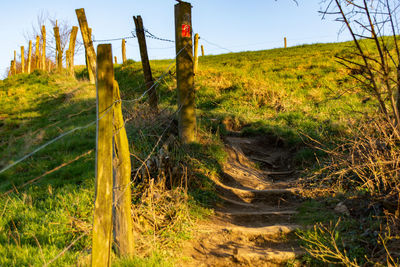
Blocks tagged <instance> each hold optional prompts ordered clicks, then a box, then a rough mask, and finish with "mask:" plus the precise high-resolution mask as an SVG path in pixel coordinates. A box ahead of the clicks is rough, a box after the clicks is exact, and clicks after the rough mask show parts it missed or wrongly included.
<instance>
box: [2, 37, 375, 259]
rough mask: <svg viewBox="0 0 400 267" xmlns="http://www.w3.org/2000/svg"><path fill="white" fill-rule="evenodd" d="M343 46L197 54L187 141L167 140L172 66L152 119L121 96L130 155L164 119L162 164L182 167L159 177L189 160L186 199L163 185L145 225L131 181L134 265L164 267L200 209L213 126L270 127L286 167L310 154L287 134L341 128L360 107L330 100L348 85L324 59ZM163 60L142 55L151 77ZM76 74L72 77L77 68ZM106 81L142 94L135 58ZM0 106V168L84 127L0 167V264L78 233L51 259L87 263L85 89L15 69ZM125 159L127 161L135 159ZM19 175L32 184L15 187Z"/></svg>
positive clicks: (212, 171)
mask: <svg viewBox="0 0 400 267" xmlns="http://www.w3.org/2000/svg"><path fill="white" fill-rule="evenodd" d="M347 45H348V44H346V43H344V44H317V45H308V46H301V47H294V48H289V49H275V50H269V51H257V52H243V53H235V54H226V55H219V56H205V57H201V58H200V61H199V71H198V73H197V74H196V90H197V116H198V124H199V130H198V132H199V133H198V136H199V142H198V143H197V144H193V145H192V146H190V147H188V148H182V147H181V146H180V145H179V143H178V142H176V140H175V139H174V136H175V137H176V132H174V127H170V125H171V124H172V126H173V125H174V123H175V121H174V120H173V119H174V115H175V114H174V113H173V112H174V109H175V106H176V92H175V87H176V82H175V78H174V71H171V72H170V75H167V77H166V78H165V79H163V80H162V81H161V83H160V85H159V86H158V92H159V99H160V105H161V107H162V108H163V113H162V115H161V116H159V117H154V116H153V117H152V116H151V115H149V113H148V108H147V106H146V104H144V101H140V102H139V103H129V102H127V103H125V104H124V116H125V118H126V119H128V120H129V122H128V123H127V130H128V135H129V139H130V142H131V146H132V147H131V151H132V152H134V154H135V155H136V156H137V157H138V158H139V159H144V158H146V156H147V155H148V154H149V153H150V152H151V151H152V149H153V146H154V145H156V144H157V140H158V137H159V136H160V135H161V134H162V133H163V132H164V130H165V129H167V128H168V131H167V132H166V134H165V135H164V136H162V138H161V139H162V142H161V143H165V141H166V140H167V139H168V138H172V139H171V140H173V141H172V143H171V144H172V145H171V146H170V147H169V153H170V154H171V155H172V156H171V158H173V159H172V160H171V161H170V162H169V164H170V165H171V166H170V167H168V168H169V169H168V170H171V173H172V172H173V171H172V170H173V167H175V166H181V165H182V166H184V165H185V166H184V167H182V168H183V169H182V170H181V169H179V170H178V171H177V172H176V173H172V174H170V176H168V177H169V178H168V179H170V180H171V181H172V182H171V184H173V183H174V179H176V181H178V180H179V179H181V178H179V179H178V178H176V177H178V176H179V177H183V173H184V169H185V168H186V167H189V171H188V172H189V183H190V185H191V186H189V196H188V197H187V196H184V195H182V194H181V193H179V192H175V191H174V190H172V191H170V192H175V193H170V194H171V196H172V199H173V200H172V201H171V196H169V197H166V198H165V201H164V202H160V206H161V207H163V208H161V209H160V210H158V211H157V212H158V213H157V214H158V215H160V217H159V218H160V221H157V222H154V221H152V220H151V218H150V219H149V218H147V217H146V212H148V211H146V208H147V209H148V208H149V206H148V205H147V204H146V203H147V202H146V201H145V199H146V196H147V195H146V194H147V193H148V191H146V190H147V189H148V188H144V189H143V187H145V186H142V185H141V183H140V181H138V183H137V184H136V185H135V190H137V191H135V192H136V193H135V192H134V199H133V205H134V209H136V210H141V209H143V213H141V214H139V215H140V216H138V218H137V225H138V229H137V231H138V233H140V234H141V236H140V238H139V237H138V239H143V236H148V237H149V240H151V238H154V236H157V240H158V241H157V242H156V243H152V244H150V243H151V242H150V241H149V244H150V245H149V244H143V243H140V242H139V243H140V246H141V247H140V246H139V248H138V253H141V254H142V255H143V256H145V258H146V259H145V262H144V263H143V259H141V258H143V257H140V256H139V257H138V259H135V262H136V263H143V264H161V262H164V264H172V263H173V260H172V255H173V254H174V253H176V251H178V249H177V246H178V245H177V244H179V243H181V241H182V240H183V239H187V238H189V237H190V233H191V227H190V225H191V222H192V223H193V222H194V221H195V220H196V218H201V217H202V216H204V215H205V214H208V213H209V211H208V210H207V209H204V208H203V207H205V206H206V207H208V205H209V204H210V203H212V202H213V201H215V199H216V195H215V184H214V183H213V182H212V181H211V180H210V179H209V178H208V177H210V176H211V175H219V174H221V170H222V163H223V162H224V160H225V159H226V153H225V152H224V150H223V142H222V140H221V138H220V136H221V135H225V134H227V133H228V132H229V133H236V134H246V135H248V134H250V135H251V134H253V135H258V134H265V133H268V134H272V135H274V136H277V137H279V138H281V139H282V140H284V142H285V144H286V145H287V146H290V147H292V148H294V149H295V150H296V151H297V156H296V162H297V164H302V163H304V164H305V165H309V164H310V158H311V157H312V156H313V153H314V152H313V151H311V150H309V149H307V148H304V147H303V146H302V145H301V138H300V136H299V135H298V132H299V131H301V132H304V133H306V134H308V135H310V136H312V137H314V138H316V139H317V140H321V141H326V140H331V139H332V138H334V137H335V135H337V134H342V133H344V132H343V127H342V126H343V125H344V124H346V122H347V120H348V119H354V118H355V117H357V116H358V114H357V111H358V110H362V109H365V108H366V107H365V105H363V104H361V96H360V95H357V94H352V95H346V94H345V95H343V96H342V97H341V98H337V96H338V95H340V94H341V93H342V92H343V91H344V90H345V89H346V88H348V87H351V86H353V84H352V82H351V81H349V80H347V79H344V78H343V75H342V74H345V73H346V70H344V68H343V67H342V66H340V65H339V64H338V63H336V62H335V59H334V56H335V55H336V54H346V53H348V51H349V49H350V48H348V47H347ZM169 63H170V61H167V60H162V61H152V62H151V65H152V68H153V75H154V76H155V77H160V76H161V75H162V74H163V73H164V71H165V70H166V69H167V67H168V65H169ZM77 76H78V77H83V76H84V72H82V71H79V72H78V73H77ZM116 79H117V81H118V82H119V84H120V89H121V94H122V98H123V99H127V100H129V99H130V100H132V99H135V98H137V97H138V96H140V95H141V93H142V92H143V91H144V89H143V88H142V87H141V85H142V84H143V77H142V71H141V64H140V62H133V63H132V62H131V63H129V64H125V65H118V66H116ZM144 100H145V99H144ZM367 105H371V104H368V103H367ZM0 107H1V110H0V119H1V121H0V139H1V143H0V145H1V147H0V168H3V167H5V166H7V165H8V164H10V163H12V162H13V161H15V160H16V159H18V158H20V157H22V156H24V155H26V154H27V153H30V152H32V151H34V149H35V148H37V147H39V146H40V145H42V144H44V143H45V142H46V141H49V140H51V139H52V138H55V137H57V136H60V135H62V134H64V133H67V132H68V131H70V130H73V129H75V128H76V127H82V126H84V127H86V126H87V128H85V129H78V130H76V131H74V132H73V133H71V134H69V135H68V136H65V137H63V138H62V139H60V140H58V141H57V142H55V143H53V144H50V145H49V146H47V147H46V148H44V149H43V150H41V151H40V152H38V153H37V154H35V155H33V156H32V157H29V158H28V159H26V160H25V161H23V162H21V163H19V164H17V165H16V166H14V167H12V168H11V169H10V170H8V171H6V172H4V173H2V174H0V193H1V194H4V193H7V192H9V191H10V190H11V191H10V192H11V193H9V194H7V195H3V196H2V197H1V198H0V212H1V215H2V216H1V218H0V244H1V245H0V265H42V264H44V263H48V262H49V261H51V260H52V259H54V258H56V256H57V255H59V253H60V252H61V251H62V250H63V249H64V248H65V247H67V246H68V245H69V244H71V242H73V241H75V240H76V239H78V238H79V240H78V241H76V243H74V244H73V246H72V247H71V248H70V249H69V250H68V251H66V252H65V253H63V254H62V255H60V257H59V258H57V260H56V261H55V263H54V264H55V265H57V266H63V265H70V264H73V263H75V262H77V261H82V262H85V261H87V256H86V255H88V253H89V251H90V250H89V249H90V229H91V220H92V209H93V203H92V202H93V196H94V192H93V188H94V154H95V153H94V144H95V125H94V124H90V123H92V122H94V120H95V88H94V86H92V85H89V84H88V83H87V82H86V81H76V80H72V79H70V78H67V77H65V76H63V75H55V74H51V75H49V74H46V73H41V72H34V73H33V74H30V75H23V74H22V75H17V76H15V77H11V78H8V79H5V80H3V81H1V82H0ZM350 110H351V111H353V113H352V116H353V118H352V117H349V112H348V111H350ZM88 124H90V125H88ZM156 151H158V152H159V151H160V150H159V147H157V149H156ZM157 156H159V155H158V154H156V155H155V156H153V157H152V159H154V158H155V157H157ZM133 161H134V167H135V166H138V165H139V164H140V161H138V160H135V159H133ZM154 162H156V161H155V160H154ZM157 167H159V166H155V167H154V168H153V169H151V170H150V171H151V175H150V176H152V177H153V178H155V181H158V180H159V179H157V177H160V176H159V175H161V174H160V172H159V168H158V169H157ZM179 168H181V167H179ZM165 173H167V172H165ZM141 177H142V178H143V177H144V178H143V180H144V181H149V180H146V179H150V177H147V178H146V179H145V176H141ZM174 177H175V178H174ZM139 180H140V179H139ZM29 181H33V182H32V183H28V184H25V183H27V182H29ZM176 181H175V182H176ZM181 181H182V180H181ZM160 186H162V185H160ZM169 187H170V186H169ZM160 190H161V189H160ZM160 192H162V190H161V191H160ZM160 199H163V198H160ZM160 201H161V200H160ZM168 201H169V202H168ZM143 203H145V204H143ZM171 203H172V204H171ZM177 207H180V208H177ZM165 212H171V214H172V215H171V220H172V219H177V218H178V219H179V220H178V221H179V224H177V225H176V228H174V227H175V226H174V227H172V228H169V227H168V219H166V218H164V217H165V216H164V217H163V214H164V213H165ZM144 239H145V238H144ZM146 240H147V239H146ZM174 251H175V252H174ZM117 262H118V261H117ZM121 264H124V263H123V261H122V262H121Z"/></svg>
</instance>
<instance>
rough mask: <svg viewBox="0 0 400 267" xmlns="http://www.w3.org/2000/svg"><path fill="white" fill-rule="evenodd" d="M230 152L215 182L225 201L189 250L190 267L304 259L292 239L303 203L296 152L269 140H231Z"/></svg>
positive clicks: (228, 141)
mask: <svg viewBox="0 0 400 267" xmlns="http://www.w3.org/2000/svg"><path fill="white" fill-rule="evenodd" d="M225 150H226V152H227V153H228V159H227V162H226V164H225V166H223V176H222V178H221V179H214V182H215V183H216V185H217V188H218V193H219V196H220V198H221V199H222V200H223V201H222V203H220V204H219V205H218V206H217V207H216V209H215V210H216V212H215V218H213V219H212V220H210V221H211V222H210V221H208V222H206V223H204V224H202V225H200V229H199V231H198V236H196V238H195V239H194V240H196V241H194V242H193V241H192V242H191V243H190V245H189V246H187V248H186V251H185V252H184V254H185V255H187V256H188V257H189V258H191V259H192V261H191V264H192V265H193V266H235V265H238V266H243V265H245V266H279V265H282V264H285V263H287V262H288V261H292V260H294V259H295V258H297V257H299V256H300V255H302V254H303V251H302V250H301V248H300V247H299V246H298V244H297V243H296V240H295V239H294V234H293V231H294V230H295V229H297V228H299V226H298V225H296V224H295V223H294V222H293V221H294V218H293V217H294V215H295V214H296V208H297V206H298V203H299V201H298V200H299V197H298V196H297V192H298V189H297V188H296V187H295V184H296V177H295V171H294V170H293V169H292V168H293V166H292V165H291V156H292V153H291V151H290V150H288V149H287V148H285V147H284V145H283V143H282V140H280V139H277V138H270V137H265V136H263V137H260V136H259V137H226V138H225ZM182 265H185V266H187V265H188V263H187V262H186V263H184V264H182Z"/></svg>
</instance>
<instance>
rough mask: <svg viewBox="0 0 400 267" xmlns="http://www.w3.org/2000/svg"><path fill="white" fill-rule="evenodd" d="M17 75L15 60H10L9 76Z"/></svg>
mask: <svg viewBox="0 0 400 267" xmlns="http://www.w3.org/2000/svg"><path fill="white" fill-rule="evenodd" d="M15 74H17V67H16V64H15V60H11V75H15Z"/></svg>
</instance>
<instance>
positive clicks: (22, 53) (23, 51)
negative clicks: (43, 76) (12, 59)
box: [21, 46, 25, 73]
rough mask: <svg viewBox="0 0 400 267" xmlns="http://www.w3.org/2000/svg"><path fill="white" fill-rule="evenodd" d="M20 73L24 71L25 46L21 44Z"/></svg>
mask: <svg viewBox="0 0 400 267" xmlns="http://www.w3.org/2000/svg"><path fill="white" fill-rule="evenodd" d="M21 73H25V48H24V47H23V46H21Z"/></svg>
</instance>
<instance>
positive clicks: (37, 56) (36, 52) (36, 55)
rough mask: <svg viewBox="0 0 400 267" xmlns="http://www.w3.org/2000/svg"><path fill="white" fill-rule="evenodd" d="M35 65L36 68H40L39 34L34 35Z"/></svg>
mask: <svg viewBox="0 0 400 267" xmlns="http://www.w3.org/2000/svg"><path fill="white" fill-rule="evenodd" d="M35 65H36V69H39V68H40V36H39V35H37V36H36V50H35Z"/></svg>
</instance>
